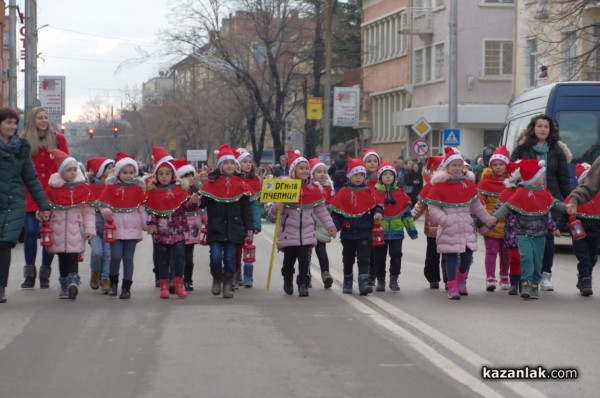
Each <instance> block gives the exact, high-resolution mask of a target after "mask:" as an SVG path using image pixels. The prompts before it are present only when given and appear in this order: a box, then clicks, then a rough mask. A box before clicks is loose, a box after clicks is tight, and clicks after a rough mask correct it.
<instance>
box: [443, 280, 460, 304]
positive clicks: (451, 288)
mask: <svg viewBox="0 0 600 398" xmlns="http://www.w3.org/2000/svg"><path fill="white" fill-rule="evenodd" d="M446 284H447V285H448V298H449V299H450V300H460V293H459V292H458V286H457V285H456V281H455V280H454V281H448V282H447V283H446Z"/></svg>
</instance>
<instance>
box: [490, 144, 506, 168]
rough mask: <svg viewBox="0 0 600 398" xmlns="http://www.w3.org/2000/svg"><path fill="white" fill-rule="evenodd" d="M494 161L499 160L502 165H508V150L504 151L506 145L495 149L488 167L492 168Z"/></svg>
mask: <svg viewBox="0 0 600 398" xmlns="http://www.w3.org/2000/svg"><path fill="white" fill-rule="evenodd" d="M494 160H499V161H501V162H504V164H508V162H510V160H509V159H508V149H506V145H500V146H499V147H498V148H496V150H495V151H494V154H493V155H492V156H491V157H490V161H489V162H488V167H492V162H493V161H494Z"/></svg>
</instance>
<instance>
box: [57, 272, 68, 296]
mask: <svg viewBox="0 0 600 398" xmlns="http://www.w3.org/2000/svg"><path fill="white" fill-rule="evenodd" d="M58 281H59V282H60V292H59V293H58V298H59V299H68V298H69V278H68V277H67V278H58Z"/></svg>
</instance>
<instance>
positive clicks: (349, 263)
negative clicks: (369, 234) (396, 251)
mask: <svg viewBox="0 0 600 398" xmlns="http://www.w3.org/2000/svg"><path fill="white" fill-rule="evenodd" d="M342 246H343V249H342V262H343V263H344V275H351V274H352V273H353V272H354V260H355V259H356V262H357V264H358V274H359V275H360V274H368V273H369V266H370V264H371V254H372V247H373V246H371V239H342Z"/></svg>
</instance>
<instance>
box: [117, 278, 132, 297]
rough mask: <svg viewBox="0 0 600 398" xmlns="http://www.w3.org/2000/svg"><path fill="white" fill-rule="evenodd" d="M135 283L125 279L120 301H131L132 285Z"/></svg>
mask: <svg viewBox="0 0 600 398" xmlns="http://www.w3.org/2000/svg"><path fill="white" fill-rule="evenodd" d="M132 283H133V281H128V280H127V279H123V284H122V287H121V295H120V296H119V298H120V299H130V298H131V284H132Z"/></svg>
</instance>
